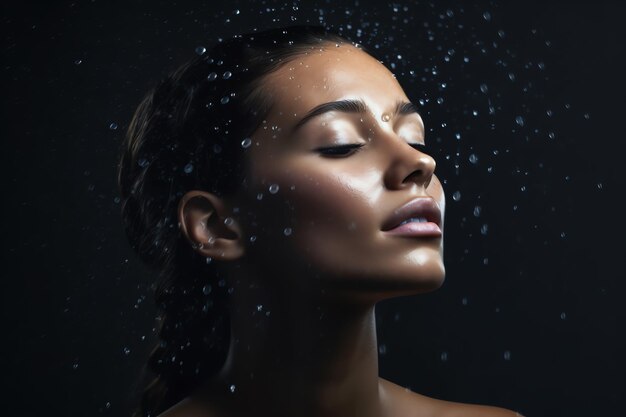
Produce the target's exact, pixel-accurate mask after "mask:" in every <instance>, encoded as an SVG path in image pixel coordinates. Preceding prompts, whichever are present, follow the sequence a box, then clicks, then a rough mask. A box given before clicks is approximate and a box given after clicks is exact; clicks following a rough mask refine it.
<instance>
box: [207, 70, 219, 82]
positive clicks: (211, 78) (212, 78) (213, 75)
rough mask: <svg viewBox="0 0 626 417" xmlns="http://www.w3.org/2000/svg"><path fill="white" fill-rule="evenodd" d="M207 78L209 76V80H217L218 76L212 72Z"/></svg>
mask: <svg viewBox="0 0 626 417" xmlns="http://www.w3.org/2000/svg"><path fill="white" fill-rule="evenodd" d="M206 78H207V80H209V81H215V79H216V78H217V73H215V72H212V73H210V74H209V76H208V77H206Z"/></svg>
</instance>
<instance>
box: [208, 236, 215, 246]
mask: <svg viewBox="0 0 626 417" xmlns="http://www.w3.org/2000/svg"><path fill="white" fill-rule="evenodd" d="M215 240H216V239H215V236H211V237H210V238H209V240H208V242H209V244H211V245H212V244H214V243H215Z"/></svg>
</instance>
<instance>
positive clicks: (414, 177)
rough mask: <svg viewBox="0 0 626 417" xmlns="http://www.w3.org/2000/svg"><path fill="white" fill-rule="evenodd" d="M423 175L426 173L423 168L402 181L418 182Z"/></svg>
mask: <svg viewBox="0 0 626 417" xmlns="http://www.w3.org/2000/svg"><path fill="white" fill-rule="evenodd" d="M423 176H424V173H423V172H422V170H421V169H418V170H415V171H413V172H411V173H410V174H409V175H407V176H406V178H405V179H404V180H402V182H403V183H405V182H418V181H419V180H420V179H421V178H422V177H423Z"/></svg>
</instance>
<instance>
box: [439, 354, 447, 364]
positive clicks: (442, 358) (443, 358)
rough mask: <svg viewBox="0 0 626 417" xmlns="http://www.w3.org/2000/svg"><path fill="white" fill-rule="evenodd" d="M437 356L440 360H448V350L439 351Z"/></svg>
mask: <svg viewBox="0 0 626 417" xmlns="http://www.w3.org/2000/svg"><path fill="white" fill-rule="evenodd" d="M439 357H440V358H441V362H446V361H447V360H448V352H441V355H440V356H439Z"/></svg>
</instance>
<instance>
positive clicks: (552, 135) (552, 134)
mask: <svg viewBox="0 0 626 417" xmlns="http://www.w3.org/2000/svg"><path fill="white" fill-rule="evenodd" d="M548 137H549V138H550V139H554V138H555V137H556V135H555V134H554V132H550V133H548Z"/></svg>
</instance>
